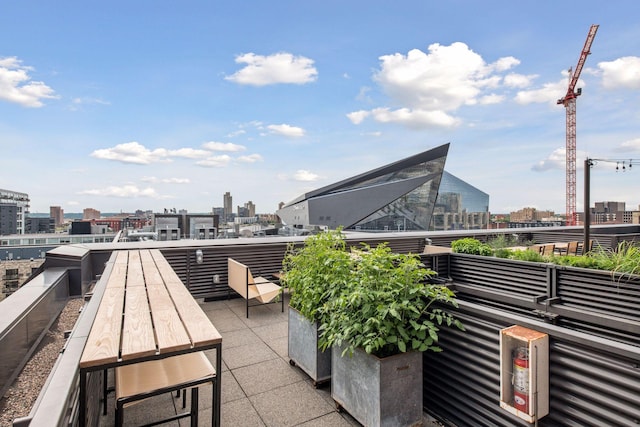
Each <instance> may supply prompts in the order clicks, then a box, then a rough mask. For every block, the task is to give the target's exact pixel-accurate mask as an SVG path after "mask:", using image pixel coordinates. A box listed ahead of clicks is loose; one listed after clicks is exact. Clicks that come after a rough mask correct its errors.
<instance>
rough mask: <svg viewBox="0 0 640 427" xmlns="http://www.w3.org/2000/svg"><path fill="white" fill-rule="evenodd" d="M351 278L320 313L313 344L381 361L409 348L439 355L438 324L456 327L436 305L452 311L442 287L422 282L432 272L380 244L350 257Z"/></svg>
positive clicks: (452, 303)
mask: <svg viewBox="0 0 640 427" xmlns="http://www.w3.org/2000/svg"><path fill="white" fill-rule="evenodd" d="M351 255H352V256H351V258H350V259H351V267H352V268H351V275H350V278H349V280H348V281H347V283H346V286H345V287H344V288H343V289H342V291H341V292H339V293H337V294H336V295H335V297H334V298H330V299H327V300H326V302H325V304H324V307H323V308H322V312H323V313H325V314H326V316H323V317H322V319H323V320H322V323H321V325H320V337H319V345H320V348H321V349H322V350H324V349H326V348H328V347H331V346H333V345H338V346H340V345H344V346H345V350H344V352H343V355H344V354H345V353H349V354H352V353H353V351H354V350H355V348H357V347H360V348H361V349H363V350H364V351H365V352H367V353H369V354H374V355H376V356H378V357H385V356H389V355H392V354H397V353H400V352H406V351H409V350H416V351H426V350H431V351H441V349H440V347H438V346H437V341H438V331H439V326H441V325H447V326H452V325H455V326H456V327H458V328H460V329H464V328H463V326H462V324H461V323H460V322H459V321H458V320H457V319H455V318H454V317H453V316H452V315H451V314H450V313H448V312H447V311H445V310H444V309H443V308H442V307H443V306H446V305H449V306H453V307H457V303H456V301H455V297H454V294H453V292H452V291H451V290H450V289H448V288H447V287H446V286H442V285H433V284H427V283H425V281H426V279H427V278H428V277H430V276H431V275H433V274H435V273H434V272H433V271H431V270H429V269H427V268H425V266H424V264H422V263H421V261H420V258H419V257H418V256H416V255H412V254H397V253H393V252H391V249H390V248H389V247H388V246H387V245H386V244H384V243H383V244H380V245H378V246H377V247H375V248H371V247H370V246H368V245H366V244H363V247H362V249H360V250H354V251H352V254H351Z"/></svg>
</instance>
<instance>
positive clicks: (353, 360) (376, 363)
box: [331, 347, 422, 427]
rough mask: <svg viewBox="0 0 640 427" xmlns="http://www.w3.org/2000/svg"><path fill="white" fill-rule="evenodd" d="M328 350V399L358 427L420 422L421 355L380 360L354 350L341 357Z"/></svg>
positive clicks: (335, 350) (339, 353) (402, 424)
mask: <svg viewBox="0 0 640 427" xmlns="http://www.w3.org/2000/svg"><path fill="white" fill-rule="evenodd" d="M343 349H344V348H343V347H339V348H336V347H334V348H332V353H333V357H332V363H331V365H332V376H331V397H332V398H333V400H335V402H336V403H337V404H338V405H339V406H341V407H342V408H343V409H344V410H346V411H347V412H348V413H349V414H351V416H352V417H353V418H355V419H356V420H358V422H360V423H361V424H363V425H365V426H369V427H373V426H393V427H397V426H415V425H421V423H422V353H420V352H415V351H414V352H407V353H401V354H397V355H394V356H390V357H385V358H383V359H380V358H378V357H376V356H373V355H370V354H367V353H365V352H364V351H362V350H359V349H357V350H356V351H355V352H354V354H353V356H351V357H350V356H348V355H345V356H344V357H341V354H342V351H343Z"/></svg>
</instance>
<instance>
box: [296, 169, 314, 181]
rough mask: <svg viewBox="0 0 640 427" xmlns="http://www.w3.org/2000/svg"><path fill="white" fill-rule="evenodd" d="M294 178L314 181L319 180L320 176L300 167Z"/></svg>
mask: <svg viewBox="0 0 640 427" xmlns="http://www.w3.org/2000/svg"><path fill="white" fill-rule="evenodd" d="M293 179H294V180H296V181H303V182H313V181H317V180H319V179H320V176H319V175H316V174H315V173H313V172H310V171H308V170H304V169H300V170H298V171H296V173H295V174H294V175H293Z"/></svg>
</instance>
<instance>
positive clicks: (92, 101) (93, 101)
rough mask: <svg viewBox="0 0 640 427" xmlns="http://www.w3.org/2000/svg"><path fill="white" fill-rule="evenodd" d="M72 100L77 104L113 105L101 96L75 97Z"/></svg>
mask: <svg viewBox="0 0 640 427" xmlns="http://www.w3.org/2000/svg"><path fill="white" fill-rule="evenodd" d="M71 102H72V103H73V104H75V105H87V104H97V105H111V103H110V102H109V101H105V100H103V99H100V98H73V100H71Z"/></svg>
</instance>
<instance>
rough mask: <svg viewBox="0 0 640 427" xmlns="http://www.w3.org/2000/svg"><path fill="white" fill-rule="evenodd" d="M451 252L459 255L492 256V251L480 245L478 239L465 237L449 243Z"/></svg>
mask: <svg viewBox="0 0 640 427" xmlns="http://www.w3.org/2000/svg"><path fill="white" fill-rule="evenodd" d="M451 250H452V251H453V252H456V253H459V254H471V255H484V256H492V255H493V249H491V246H489V245H488V244H486V243H482V242H481V241H480V240H478V239H474V238H472V237H465V238H464V239H458V240H454V241H453V242H451Z"/></svg>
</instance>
